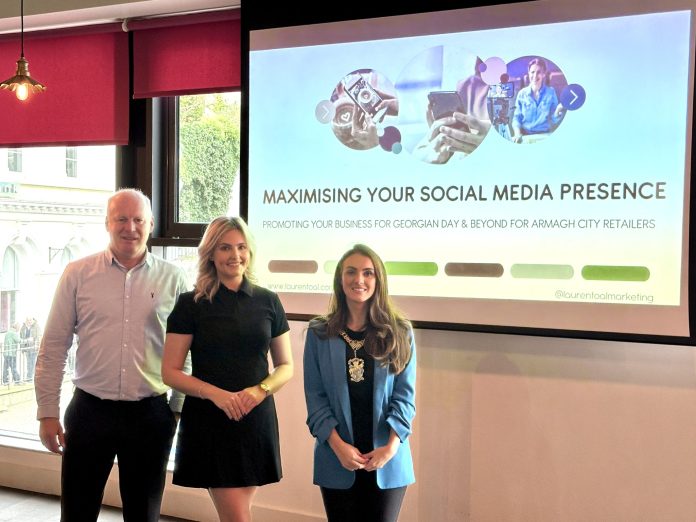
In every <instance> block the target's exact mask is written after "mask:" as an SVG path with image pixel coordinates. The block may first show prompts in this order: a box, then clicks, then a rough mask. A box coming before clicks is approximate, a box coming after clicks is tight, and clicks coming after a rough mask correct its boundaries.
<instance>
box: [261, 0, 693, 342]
mask: <svg viewBox="0 0 696 522" xmlns="http://www.w3.org/2000/svg"><path fill="white" fill-rule="evenodd" d="M540 4H541V5H536V3H534V2H532V3H525V4H516V5H512V4H511V5H507V6H495V7H486V8H476V9H466V10H454V11H444V12H436V13H427V14H416V15H407V16H402V17H386V18H379V19H373V20H360V21H352V22H335V23H330V24H319V25H313V26H304V27H302V26H300V27H286V28H273V29H264V30H259V31H251V33H250V54H249V72H248V82H249V85H248V92H249V104H248V107H249V120H248V173H249V174H248V179H249V185H248V186H249V191H248V206H249V207H248V218H249V224H250V227H251V230H252V232H253V234H254V236H255V238H256V242H257V244H258V251H257V257H256V270H257V274H258V277H259V280H260V282H261V284H263V285H265V286H268V287H269V288H271V289H273V290H274V291H276V292H278V293H279V294H280V295H281V297H282V299H283V302H284V303H285V306H286V309H287V311H288V312H290V313H297V314H321V313H323V312H325V311H326V306H327V300H328V295H329V293H330V291H331V287H332V282H333V273H334V269H335V266H336V262H337V260H338V258H339V257H340V256H341V254H342V253H343V252H344V251H346V250H347V249H348V248H350V247H351V246H352V245H353V244H355V243H364V244H367V245H369V246H370V247H372V248H373V249H375V251H377V253H378V254H380V256H381V257H382V258H383V259H384V261H385V263H386V265H387V269H388V273H389V289H390V293H391V294H392V295H393V296H394V297H395V299H396V301H397V303H398V304H399V306H400V307H401V308H402V309H404V311H405V312H406V313H407V315H408V316H409V317H410V318H411V319H413V320H420V321H426V322H434V323H451V324H465V325H466V324H469V325H471V324H480V325H500V326H511V327H530V328H542V329H544V328H550V329H564V330H586V331H596V332H623V333H632V334H647V335H667V336H689V328H688V295H687V287H688V284H687V283H688V281H687V276H688V271H687V267H688V264H687V258H688V203H689V181H690V180H689V178H690V172H691V126H692V92H693V71H692V70H691V67H690V64H691V63H692V61H693V56H692V53H693V36H692V25H693V13H692V11H691V10H690V9H686V8H682V9H678V8H674V9H670V10H665V8H664V7H661V8H660V11H659V12H641V13H637V14H622V15H620V16H613V15H612V16H603V17H593V18H592V19H579V18H578V14H577V13H575V14H566V11H565V10H558V13H556V12H555V11H554V10H553V9H550V10H549V9H548V8H549V4H548V3H544V2H541V3H540ZM671 4H675V2H668V4H667V5H671ZM661 5H662V6H664V5H665V4H664V3H662V4H661ZM676 5H677V6H678V5H680V4H679V3H676ZM505 9H508V10H511V11H512V13H511V15H510V17H509V18H510V19H514V20H515V21H516V24H514V25H511V24H510V23H509V22H508V23H501V21H503V22H505V20H506V18H505V17H504V16H498V14H499V13H502V12H504V10H505ZM542 13H543V16H542V15H541V14H542ZM552 15H553V16H556V15H557V16H558V21H551V22H550V21H547V20H548V18H549V16H552ZM564 17H565V19H564ZM588 18H589V17H588ZM458 20H459V24H458V23H457V21H458ZM538 20H543V23H535V21H538ZM477 23H480V25H481V27H477V26H476V24H477ZM456 27H462V28H463V29H462V30H455V28H456ZM443 28H444V29H443Z"/></svg>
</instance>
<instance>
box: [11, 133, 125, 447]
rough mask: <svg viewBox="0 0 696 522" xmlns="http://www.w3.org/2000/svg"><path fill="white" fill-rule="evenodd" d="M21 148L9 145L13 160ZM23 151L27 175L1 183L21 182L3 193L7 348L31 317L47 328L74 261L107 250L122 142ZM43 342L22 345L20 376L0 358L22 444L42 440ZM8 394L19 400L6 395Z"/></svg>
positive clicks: (14, 429)
mask: <svg viewBox="0 0 696 522" xmlns="http://www.w3.org/2000/svg"><path fill="white" fill-rule="evenodd" d="M13 150H15V149H9V150H8V158H11V157H12V156H13V153H12V152H11V151H13ZM18 152H19V153H20V154H19V155H18V156H17V155H14V157H15V158H17V157H18V158H19V160H20V162H21V161H22V160H23V163H24V165H23V166H24V171H23V175H22V177H21V179H20V180H17V177H16V176H15V175H13V174H12V173H9V176H10V177H11V178H10V179H8V178H7V176H8V174H7V173H5V174H3V173H2V171H0V187H2V186H4V185H5V184H10V180H11V184H12V186H13V191H12V193H11V194H9V193H8V194H4V193H2V192H0V238H1V239H0V256H2V257H1V258H0V259H2V273H1V277H0V346H2V342H3V341H4V335H5V332H7V330H8V328H9V327H10V326H11V325H13V324H14V325H16V326H19V327H20V330H21V325H22V324H24V323H26V322H28V321H27V320H29V319H35V320H36V323H37V325H38V328H39V332H40V331H42V330H43V328H44V326H45V324H46V319H47V317H48V312H49V310H50V306H51V302H52V300H53V293H54V290H55V287H56V284H57V283H58V279H59V278H60V275H61V274H62V271H63V268H64V267H65V265H66V264H67V262H68V261H69V260H70V259H71V258H72V257H82V256H84V255H87V254H90V253H93V252H96V251H98V250H101V249H103V248H104V247H105V245H106V244H107V242H108V235H107V233H106V230H105V229H104V215H105V207H106V200H107V199H108V197H109V196H110V195H111V194H112V193H113V190H114V188H115V186H116V147H114V146H98V147H68V148H67V149H66V148H65V147H36V148H23V149H21V150H18ZM78 155H79V158H80V163H81V165H83V167H84V168H83V170H82V171H81V174H80V177H79V178H74V177H70V178H67V177H66V176H65V174H67V175H68V176H70V175H71V174H70V172H71V170H72V172H76V170H75V165H76V160H77V157H78ZM8 161H9V160H8ZM71 165H72V166H71ZM32 324H33V323H32ZM20 333H21V332H20ZM39 342H40V333H39V335H38V336H37V338H36V339H33V338H32V340H31V341H26V342H24V343H22V344H21V345H20V349H19V352H18V355H17V357H16V368H15V369H16V371H17V373H16V374H14V372H13V371H12V368H7V367H5V366H4V361H3V360H2V358H0V370H2V371H3V372H5V373H3V379H2V380H4V381H5V382H6V384H5V385H4V386H2V387H0V405H1V406H2V407H0V425H1V426H2V433H3V434H5V435H11V436H12V437H16V440H17V441H18V443H19V442H20V441H21V439H24V440H27V439H29V440H36V439H37V437H38V434H37V425H36V402H35V400H34V389H33V382H32V381H33V372H34V362H35V360H36V349H37V348H38V344H39ZM73 360H74V359H73V357H72V353H71V354H70V355H69V357H68V366H67V368H66V380H65V385H64V391H65V394H66V397H69V396H70V394H71V391H72V384H71V382H70V377H71V376H72V369H73V368H74V364H73ZM8 381H9V382H8ZM5 396H7V397H12V400H11V401H10V400H4V398H6V397H5ZM61 402H62V406H63V407H65V406H66V405H67V402H66V401H65V400H62V401H61ZM63 409H64V408H63Z"/></svg>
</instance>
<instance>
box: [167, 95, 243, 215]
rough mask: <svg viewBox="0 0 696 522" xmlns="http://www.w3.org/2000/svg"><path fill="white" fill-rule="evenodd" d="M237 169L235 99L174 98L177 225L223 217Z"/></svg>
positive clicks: (234, 97)
mask: <svg viewBox="0 0 696 522" xmlns="http://www.w3.org/2000/svg"><path fill="white" fill-rule="evenodd" d="M238 169H239V95H238V93H229V94H208V95H199V96H182V97H180V98H179V222H185V223H207V222H208V221H210V220H212V219H213V218H215V217H217V216H221V215H225V214H227V209H228V205H229V202H230V196H231V194H232V187H233V184H234V182H235V177H236V176H237V173H238Z"/></svg>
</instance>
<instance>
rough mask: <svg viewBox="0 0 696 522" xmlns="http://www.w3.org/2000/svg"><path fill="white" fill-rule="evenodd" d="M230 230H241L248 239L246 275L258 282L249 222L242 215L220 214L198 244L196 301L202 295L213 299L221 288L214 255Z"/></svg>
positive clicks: (252, 280) (207, 228) (194, 295)
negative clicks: (254, 268)
mask: <svg viewBox="0 0 696 522" xmlns="http://www.w3.org/2000/svg"><path fill="white" fill-rule="evenodd" d="M230 230H239V231H240V232H241V233H242V235H243V236H244V241H246V244H247V248H248V250H249V264H248V265H247V268H246V270H245V271H244V277H245V278H246V279H248V280H249V281H251V282H252V283H254V282H256V276H255V275H254V270H253V264H254V251H255V248H254V244H253V238H252V237H251V234H250V232H249V228H248V227H247V224H246V223H245V222H244V220H243V219H242V218H240V217H227V216H220V217H218V218H215V219H213V220H212V221H211V222H210V224H209V225H208V226H207V227H206V229H205V233H204V234H203V237H202V238H201V242H200V244H199V245H198V276H197V277H196V284H195V285H194V294H193V299H194V301H199V300H200V299H201V298H202V297H204V298H205V299H207V300H208V301H212V300H213V297H215V294H216V293H217V291H218V290H219V289H220V279H219V278H218V275H217V269H216V268H215V263H213V261H212V257H213V253H214V252H215V248H216V247H217V246H218V244H219V243H220V240H221V238H222V236H224V235H225V234H226V233H227V232H229V231H230Z"/></svg>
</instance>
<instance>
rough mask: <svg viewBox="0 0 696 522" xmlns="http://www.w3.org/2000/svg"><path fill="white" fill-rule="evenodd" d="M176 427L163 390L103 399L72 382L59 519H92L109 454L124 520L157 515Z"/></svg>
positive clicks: (149, 521) (142, 521)
mask: <svg viewBox="0 0 696 522" xmlns="http://www.w3.org/2000/svg"><path fill="white" fill-rule="evenodd" d="M175 429H176V421H175V419H174V414H173V413H172V412H171V410H170V409H169V405H168V403H167V397H166V395H160V396H158V397H150V398H147V399H143V400H140V401H108V400H102V399H99V398H98V397H95V396H94V395H90V394H89V393H86V392H84V391H82V390H80V389H79V388H77V389H76V390H75V394H74V395H73V398H72V400H71V401H70V404H69V405H68V408H67V409H66V411H65V451H64V453H63V465H62V469H61V488H62V492H61V521H62V522H95V521H96V520H97V518H98V516H99V510H100V508H101V503H102V498H103V496H104V487H105V485H106V481H107V479H108V478H109V473H110V472H111V468H112V466H113V464H114V457H117V458H118V476H119V489H120V492H121V501H122V502H123V520H124V521H126V522H157V521H159V513H160V505H161V504H162V493H163V491H164V479H165V477H166V473H167V462H168V460H169V450H170V449H171V446H172V440H173V438H174V431H175Z"/></svg>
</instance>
